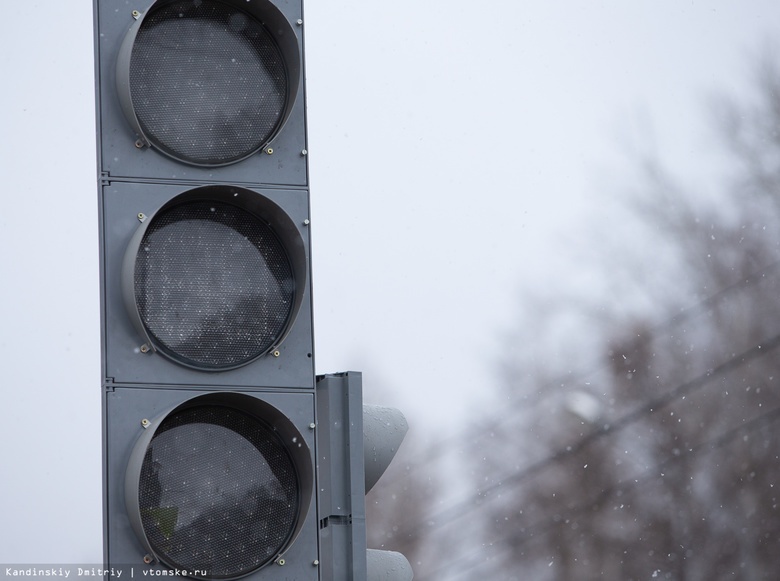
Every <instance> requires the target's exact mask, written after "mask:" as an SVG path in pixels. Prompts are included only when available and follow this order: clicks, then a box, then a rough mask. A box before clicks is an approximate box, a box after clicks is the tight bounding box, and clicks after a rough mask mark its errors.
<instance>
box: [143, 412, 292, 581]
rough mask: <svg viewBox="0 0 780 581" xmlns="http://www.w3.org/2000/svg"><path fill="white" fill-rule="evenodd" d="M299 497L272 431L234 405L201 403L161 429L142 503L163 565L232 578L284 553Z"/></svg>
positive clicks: (147, 465)
mask: <svg viewBox="0 0 780 581" xmlns="http://www.w3.org/2000/svg"><path fill="white" fill-rule="evenodd" d="M299 492H300V483H299V480H298V476H297V473H296V470H295V465H294V463H293V461H292V459H291V458H290V455H289V454H288V452H287V449H286V448H285V446H284V444H283V443H282V442H281V440H280V439H279V437H278V436H277V434H276V432H274V431H273V429H272V428H270V427H268V426H267V425H266V424H264V423H263V422H261V421H260V420H258V419H257V418H255V417H254V416H251V415H249V414H246V413H244V412H241V411H239V410H236V409H234V408H231V407H226V406H216V405H201V406H197V407H189V408H184V409H182V410H180V411H177V412H174V413H172V414H171V415H170V416H168V417H166V418H165V419H164V420H163V421H162V423H161V424H160V426H159V428H158V429H157V431H156V433H155V435H154V437H153V438H152V439H151V442H150V443H149V445H148V447H147V448H146V453H145V455H144V458H143V464H142V466H141V474H140V479H139V488H138V501H139V511H140V517H141V523H142V526H143V530H144V533H145V535H146V538H147V540H148V542H149V545H150V547H151V548H152V550H153V551H154V552H155V554H156V555H157V556H158V557H159V558H160V560H161V561H162V562H163V563H165V564H166V565H168V566H169V567H174V568H179V569H184V570H187V571H193V570H197V571H199V573H198V576H202V577H205V578H207V579H231V578H235V577H240V576H242V575H246V574H247V573H250V572H252V571H254V570H255V569H258V568H259V567H262V566H263V565H265V564H267V563H269V562H270V561H272V560H273V559H274V557H276V556H277V555H278V554H279V553H280V552H281V551H282V550H283V548H284V547H285V545H286V544H287V543H288V541H289V539H290V537H291V535H292V533H293V530H294V528H295V524H296V520H297V518H298V514H299V510H300V497H299Z"/></svg>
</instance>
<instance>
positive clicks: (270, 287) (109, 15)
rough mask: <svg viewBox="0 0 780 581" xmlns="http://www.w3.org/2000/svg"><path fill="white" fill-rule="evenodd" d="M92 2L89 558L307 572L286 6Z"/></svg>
mask: <svg viewBox="0 0 780 581" xmlns="http://www.w3.org/2000/svg"><path fill="white" fill-rule="evenodd" d="M94 10H95V25H96V26H95V29H96V35H95V46H96V87H97V126H98V191H99V211H100V251H101V281H102V282H101V287H102V288H101V290H102V292H101V303H102V304H101V311H102V385H103V392H102V393H103V434H104V446H103V450H104V458H103V460H104V487H103V488H104V532H105V535H104V553H105V564H106V565H110V566H118V567H125V566H134V567H148V568H150V569H155V570H156V569H173V570H175V571H178V572H183V573H186V574H188V575H190V576H193V577H199V578H204V579H235V578H239V577H247V578H248V579H252V580H253V581H267V580H271V579H280V578H286V579H297V580H300V581H306V580H311V581H315V580H317V581H318V580H319V579H320V573H319V567H318V563H319V519H318V513H317V502H316V471H315V450H316V442H315V432H316V421H317V419H316V393H315V377H314V364H313V338H312V312H311V290H310V245H309V231H308V230H309V227H308V224H309V191H308V173H307V172H308V170H307V161H306V128H305V103H304V86H303V79H304V76H303V53H302V47H303V38H302V24H303V21H302V18H303V16H302V6H301V4H300V2H298V3H296V2H289V1H287V0H279V1H270V0H140V4H138V5H131V4H130V3H129V2H126V1H121V0H95V3H94ZM149 572H150V573H153V572H154V571H149Z"/></svg>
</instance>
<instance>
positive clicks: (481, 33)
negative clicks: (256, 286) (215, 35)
mask: <svg viewBox="0 0 780 581" xmlns="http://www.w3.org/2000/svg"><path fill="white" fill-rule="evenodd" d="M117 2H119V0H117ZM6 4H7V5H4V7H3V18H2V19H0V63H1V64H0V70H2V71H3V74H4V82H3V90H2V93H0V95H2V96H1V97H0V105H1V106H0V117H1V118H2V125H1V126H2V128H3V130H4V133H5V135H6V138H5V139H4V140H3V141H2V144H0V152H1V153H2V155H0V163H1V164H2V165H1V166H0V167H1V168H2V174H0V175H1V179H2V192H3V194H2V196H3V201H4V211H3V212H2V214H0V260H1V262H0V265H2V269H3V272H4V273H5V275H4V277H3V285H2V293H3V294H2V298H3V300H2V301H0V314H2V321H3V325H4V329H5V333H3V334H2V337H0V363H2V369H3V377H2V380H0V386H1V389H2V391H1V393H2V409H3V410H4V418H3V421H2V422H0V438H2V444H1V446H2V448H0V450H1V454H2V456H0V457H1V458H2V469H1V470H2V477H1V478H0V512H1V513H2V514H3V519H2V520H3V524H4V526H3V527H1V528H0V563H9V562H96V563H97V562H100V561H101V559H102V520H101V482H102V481H101V472H100V462H101V460H100V458H101V456H100V454H101V453H100V446H101V426H100V421H101V420H100V392H101V387H100V360H99V358H100V344H99V316H100V313H99V279H98V246H97V244H98V226H97V187H96V177H95V176H96V169H95V167H96V165H95V136H94V135H95V133H94V118H95V113H94V85H93V37H92V3H91V2H89V1H88V0H80V1H78V2H75V1H73V2H62V1H55V0H40V1H35V0H25V1H24V2H13V3H6ZM127 5H128V7H129V8H138V9H144V8H145V4H144V2H141V3H139V4H137V5H136V4H132V6H131V3H127ZM779 16H780V6H779V5H778V4H777V2H776V0H775V1H773V0H740V1H729V2H727V1H725V0H724V1H707V2H704V1H700V2H681V1H679V0H664V1H653V2H650V1H639V0H637V1H632V2H626V1H612V2H606V1H603V2H602V1H588V2H584V1H583V2H573V1H572V2H558V3H552V2H528V1H523V0H485V1H484V2H481V3H479V7H478V8H477V4H476V3H474V2H470V1H469V2H467V1H463V0H447V1H444V0H428V1H424V2H420V1H419V0H398V1H396V2H393V3H387V2H385V3H372V2H357V1H354V0H333V1H330V2H309V3H308V4H307V5H306V6H305V22H304V26H305V29H304V30H305V35H306V66H307V77H308V81H307V92H308V97H307V99H308V121H309V125H308V129H309V150H310V181H311V203H312V233H313V260H314V266H313V269H314V295H315V299H314V300H315V332H316V347H315V349H316V351H315V357H316V366H317V371H318V372H320V373H325V372H335V371H341V370H346V369H356V370H360V371H363V373H364V384H365V388H366V391H368V392H369V394H371V395H373V394H384V395H382V396H381V397H383V398H384V400H385V401H387V402H389V403H392V404H395V405H399V406H401V407H402V408H403V409H404V411H405V412H406V414H407V416H408V417H409V419H410V420H411V421H412V423H413V425H415V426H416V427H418V429H424V430H429V431H431V432H433V431H438V432H444V431H447V430H451V429H452V428H453V426H457V425H461V424H462V423H463V422H464V421H467V420H468V416H469V410H472V409H479V408H480V407H486V406H488V405H490V404H489V402H490V401H491V400H490V396H491V393H492V392H493V388H494V386H495V385H496V381H497V379H496V377H495V376H494V375H493V369H494V366H495V362H496V360H497V359H498V358H500V356H501V350H502V345H501V342H500V338H501V337H502V336H503V335H504V334H505V333H506V332H507V331H511V329H512V328H514V327H517V326H519V325H523V323H524V321H523V320H520V319H519V318H518V313H520V312H521V310H522V309H521V302H522V300H523V297H524V296H527V295H540V294H544V293H545V292H556V290H558V289H559V288H560V287H567V286H571V287H577V288H578V292H579V289H581V292H583V293H585V294H587V293H597V292H602V291H603V289H602V288H601V287H600V286H599V285H600V282H599V281H598V280H594V277H592V276H589V272H588V271H587V269H584V268H583V266H582V264H581V263H579V262H578V261H577V259H576V257H577V255H578V253H577V252H576V250H577V249H578V248H579V249H581V248H582V247H584V248H587V247H588V245H589V243H590V242H589V237H588V236H589V234H588V233H589V232H592V231H593V226H594V224H597V225H598V227H599V228H607V229H609V228H614V229H616V231H619V228H620V227H621V225H620V224H618V223H610V222H609V221H608V216H610V212H609V206H610V205H611V203H612V202H614V203H617V202H618V200H610V196H616V195H618V194H619V188H618V187H617V186H618V185H619V181H620V179H623V177H622V176H624V175H625V172H626V170H625V167H624V166H623V165H622V164H624V163H625V162H626V159H627V155H626V154H627V153H630V152H631V151H660V152H662V154H663V156H664V158H665V159H667V160H668V161H669V163H670V164H671V165H672V166H673V167H675V168H677V169H681V170H684V171H686V172H692V174H693V175H698V176H705V177H706V176H707V175H709V174H710V173H711V172H710V170H711V169H712V168H711V167H709V166H708V162H707V161H706V160H707V157H706V156H707V153H708V148H709V141H708V139H709V137H710V135H709V134H708V133H707V130H706V123H705V122H706V120H707V110H706V107H705V106H704V105H705V103H706V99H707V98H708V96H710V95H712V94H714V93H717V92H722V91H727V92H735V93H736V94H740V92H741V91H743V87H744V85H745V83H746V82H747V80H748V79H749V70H748V68H749V67H748V65H749V63H750V59H751V55H755V54H757V53H758V52H759V49H760V47H761V46H762V45H763V43H764V42H765V41H766V40H767V39H769V38H772V37H777V34H778V29H779V28H780V18H778V17H779ZM613 172H614V173H613ZM613 175H614V176H615V180H614V182H613V180H612V179H611V176H613ZM611 186H614V189H612V187H611ZM574 247H578V248H574ZM375 403H380V402H375Z"/></svg>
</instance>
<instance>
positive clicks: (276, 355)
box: [273, 349, 281, 357]
mask: <svg viewBox="0 0 780 581" xmlns="http://www.w3.org/2000/svg"><path fill="white" fill-rule="evenodd" d="M279 355H281V352H280V351H279V350H278V349H275V350H274V352H273V356H274V357H279Z"/></svg>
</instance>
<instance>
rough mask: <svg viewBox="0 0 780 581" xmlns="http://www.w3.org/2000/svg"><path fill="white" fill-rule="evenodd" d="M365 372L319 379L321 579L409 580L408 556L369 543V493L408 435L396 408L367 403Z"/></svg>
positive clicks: (411, 576)
mask: <svg viewBox="0 0 780 581" xmlns="http://www.w3.org/2000/svg"><path fill="white" fill-rule="evenodd" d="M362 392H363V384H362V374H360V373H356V372H347V373H338V374H331V375H324V376H320V377H318V378H317V412H318V417H319V422H320V425H321V426H323V427H322V429H319V430H317V450H318V455H317V463H318V468H319V470H318V490H319V511H320V544H321V551H322V554H323V561H325V562H324V566H323V567H322V578H321V579H322V581H411V580H412V578H413V573H412V568H411V566H410V565H409V561H407V559H406V557H404V556H403V555H401V554H400V553H397V552H394V551H382V550H376V549H368V548H367V546H366V504H365V494H366V493H367V492H368V491H369V490H371V488H372V487H373V486H374V484H376V482H377V481H378V480H379V478H380V477H381V476H382V474H384V472H385V470H386V469H387V467H388V466H389V465H390V462H391V461H392V460H393V458H394V457H395V454H396V452H397V451H398V447H399V446H400V445H401V442H402V441H403V439H404V436H405V435H406V432H407V430H408V425H407V423H406V418H405V417H404V415H403V414H402V413H401V412H400V411H399V410H397V409H395V408H390V407H384V406H375V405H365V404H363V395H362Z"/></svg>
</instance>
